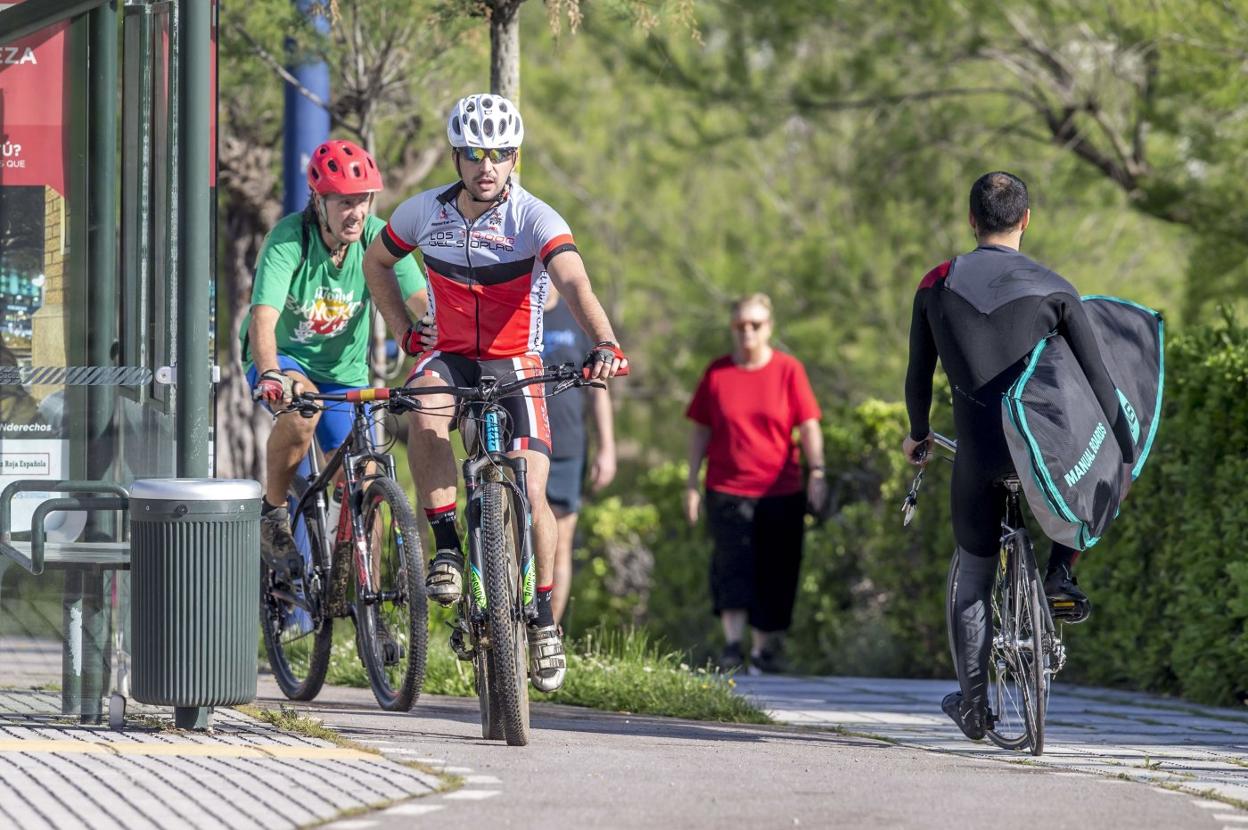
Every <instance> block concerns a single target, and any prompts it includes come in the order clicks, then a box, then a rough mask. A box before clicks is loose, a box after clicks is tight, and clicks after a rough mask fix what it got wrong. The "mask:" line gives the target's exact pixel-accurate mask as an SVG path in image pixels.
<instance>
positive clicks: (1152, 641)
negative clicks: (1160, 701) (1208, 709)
mask: <svg viewBox="0 0 1248 830" xmlns="http://www.w3.org/2000/svg"><path fill="white" fill-rule="evenodd" d="M1246 388H1248V331H1246V330H1245V329H1244V328H1242V327H1240V326H1239V325H1238V324H1236V323H1235V322H1234V321H1233V320H1230V319H1228V320H1226V321H1225V322H1224V323H1222V324H1220V325H1218V326H1211V327H1202V328H1199V329H1196V330H1194V331H1191V332H1189V333H1188V334H1186V335H1185V336H1183V337H1179V338H1175V339H1173V340H1172V341H1171V343H1170V344H1169V346H1168V348H1167V350H1166V401H1165V412H1164V415H1163V418H1162V422H1161V428H1160V430H1159V432H1158V436H1157V440H1156V445H1155V447H1154V449H1153V454H1152V455H1151V456H1150V457H1149V461H1148V465H1147V467H1146V468H1145V470H1144V473H1143V475H1142V476H1141V477H1140V479H1139V481H1137V482H1136V484H1135V486H1134V487H1133V488H1132V490H1131V493H1130V494H1129V495H1128V497H1127V501H1126V502H1125V504H1124V505H1123V510H1122V515H1121V517H1120V518H1119V520H1118V522H1117V524H1116V526H1115V527H1114V528H1113V529H1112V530H1111V531H1110V533H1109V535H1108V536H1107V537H1106V539H1105V541H1103V542H1102V543H1101V544H1099V545H1097V546H1096V547H1094V548H1092V549H1091V550H1090V551H1088V552H1087V553H1086V554H1084V556H1083V557H1082V558H1081V560H1080V563H1079V567H1078V573H1079V579H1080V585H1082V586H1085V587H1086V588H1087V589H1088V591H1089V593H1090V595H1091V597H1092V601H1093V607H1094V614H1093V617H1092V619H1091V620H1090V621H1089V624H1088V625H1085V626H1079V627H1077V628H1076V629H1075V630H1074V631H1072V632H1071V634H1072V636H1071V637H1070V655H1071V669H1072V671H1071V674H1072V675H1074V676H1077V677H1079V678H1080V679H1083V680H1087V681H1090V682H1095V683H1103V684H1108V685H1116V686H1126V687H1130V688H1138V689H1150V690H1155V691H1160V692H1166V693H1172V694H1176V695H1182V696H1183V697H1186V698H1189V699H1191V700H1196V701H1201V702H1205V703H1217V704H1232V703H1235V702H1237V701H1241V702H1242V701H1243V700H1244V697H1245V694H1246V693H1248V553H1246V552H1245V550H1246V548H1245V545H1246V541H1248V538H1246V537H1248V501H1246V499H1245V493H1246V492H1248V396H1246V395H1245V389H1246Z"/></svg>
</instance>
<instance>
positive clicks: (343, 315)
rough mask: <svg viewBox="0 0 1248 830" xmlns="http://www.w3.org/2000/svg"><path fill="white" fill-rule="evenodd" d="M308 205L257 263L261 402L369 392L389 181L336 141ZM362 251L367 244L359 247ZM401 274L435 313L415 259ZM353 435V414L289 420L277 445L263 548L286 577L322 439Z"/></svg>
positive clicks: (271, 451)
mask: <svg viewBox="0 0 1248 830" xmlns="http://www.w3.org/2000/svg"><path fill="white" fill-rule="evenodd" d="M308 187H309V189H310V194H309V198H308V206H307V207H306V208H305V209H304V210H303V211H302V212H301V213H292V214H291V215H289V216H287V217H285V218H283V219H282V220H281V221H280V222H278V223H277V225H276V226H275V227H274V228H273V230H272V231H271V232H270V233H269V236H268V238H267V239H266V240H265V242H264V248H263V249H262V250H261V251H260V258H259V260H258V261H257V263H256V278H255V282H254V284H253V286H252V292H251V312H250V313H249V314H248V315H247V319H246V320H244V321H243V330H242V331H243V334H242V340H243V362H244V365H245V366H246V368H247V379H248V381H249V382H250V383H251V385H252V396H253V397H254V398H255V399H256V400H262V401H264V402H265V403H266V404H267V405H269V406H273V405H274V404H279V403H289V402H290V400H291V398H292V397H293V395H295V394H296V393H298V392H300V391H309V392H317V391H319V392H327V393H336V392H341V391H343V390H344V389H356V388H360V387H365V386H368V385H369V382H370V375H369V367H368V345H369V339H370V335H371V322H372V301H371V299H370V297H369V293H368V285H367V284H366V282H365V280H364V271H363V268H362V262H363V253H364V248H365V247H367V246H368V244H369V243H371V242H372V241H373V237H375V236H376V235H377V234H378V233H379V232H380V231H382V230H383V229H384V228H385V226H386V223H385V222H383V221H382V220H381V219H378V218H377V217H375V216H372V215H370V213H369V211H370V210H371V208H372V203H373V195H374V194H375V193H377V192H378V191H380V190H381V188H382V184H381V173H380V172H379V171H378V170H377V164H376V162H374V161H373V157H372V156H371V155H370V154H369V153H368V152H367V151H365V150H364V149H363V148H361V147H359V146H358V145H356V144H353V143H351V142H350V141H327V142H325V143H324V144H321V145H320V146H319V147H317V148H316V149H315V150H314V151H313V152H312V158H311V159H310V160H309V161H308ZM357 243H362V244H357ZM400 265H401V266H403V270H402V271H399V269H398V268H396V269H395V271H396V273H397V274H398V277H399V284H400V287H401V289H402V293H403V297H404V299H405V302H406V304H407V307H408V310H409V313H410V314H411V315H412V317H413V318H414V319H419V318H420V317H421V316H422V315H423V314H424V313H425V310H426V308H427V306H428V295H427V294H426V292H425V280H424V277H423V276H422V275H421V273H420V269H419V267H418V266H417V264H416V263H415V262H414V261H413V260H410V259H409V260H407V261H406V262H403V263H400ZM350 433H351V412H350V409H349V408H346V407H343V408H337V409H331V410H327V411H325V412H323V413H321V414H320V415H318V416H317V417H315V418H281V419H279V420H278V421H277V423H276V424H274V426H273V431H272V432H271V433H270V434H269V440H268V445H267V456H268V458H267V464H266V472H267V482H266V486H265V495H264V502H263V505H262V508H261V510H262V514H261V522H260V550H261V554H262V555H263V557H264V559H265V562H266V564H268V565H269V567H271V568H273V570H274V571H275V572H276V573H277V574H278V575H279V576H281V577H284V578H288V579H289V578H294V577H297V576H298V575H299V574H300V573H301V571H302V568H303V558H302V556H301V555H300V554H299V552H298V550H297V549H296V547H295V543H294V539H293V538H292V537H291V532H290V518H289V516H288V514H287V512H286V493H287V490H288V489H289V487H290V482H291V479H292V478H293V477H294V475H295V471H296V470H297V469H298V467H299V462H300V461H301V460H302V459H303V458H304V456H305V455H306V453H307V451H308V446H309V445H310V444H311V441H312V436H313V435H314V434H315V435H316V437H317V440H318V441H319V442H320V445H321V448H322V450H324V451H325V452H330V451H332V450H334V449H336V448H337V447H338V446H339V445H340V444H342V442H343V441H345V440H346V438H347V436H348V435H350Z"/></svg>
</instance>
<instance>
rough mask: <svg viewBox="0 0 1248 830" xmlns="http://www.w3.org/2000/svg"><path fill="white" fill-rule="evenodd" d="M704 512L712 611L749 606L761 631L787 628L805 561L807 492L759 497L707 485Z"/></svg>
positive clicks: (755, 626) (791, 620)
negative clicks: (712, 546) (707, 528)
mask: <svg viewBox="0 0 1248 830" xmlns="http://www.w3.org/2000/svg"><path fill="white" fill-rule="evenodd" d="M706 516H707V523H708V524H709V525H710V529H711V536H712V537H713V538H714V540H715V551H714V553H713V554H712V555H711V599H712V602H713V605H714V607H713V611H714V613H715V614H719V613H720V612H721V611H725V610H729V609H744V610H747V611H749V614H750V625H751V626H752V627H754V628H756V629H758V630H759V631H786V630H788V628H789V626H790V625H791V624H792V622H793V602H794V600H795V599H796V597H797V576H798V572H799V570H800V569H801V565H802V538H803V535H804V533H805V528H806V525H805V517H806V494H805V493H801V492H798V493H793V494H792V495H787V496H765V497H763V498H759V499H751V498H746V497H744V496H734V495H730V494H728V493H719V492H716V491H714V490H708V491H707V493H706Z"/></svg>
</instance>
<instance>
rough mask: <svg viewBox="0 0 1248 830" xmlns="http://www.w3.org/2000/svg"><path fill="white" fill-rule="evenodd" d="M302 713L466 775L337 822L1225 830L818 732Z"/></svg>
mask: <svg viewBox="0 0 1248 830" xmlns="http://www.w3.org/2000/svg"><path fill="white" fill-rule="evenodd" d="M260 691H261V700H259V701H258V703H260V704H262V705H264V704H273V703H276V702H277V701H278V700H279V699H281V700H283V701H284V698H280V695H279V693H278V692H277V690H276V687H275V686H273V684H272V682H271V681H269V680H268V678H263V677H262V678H261V687H260ZM297 708H298V709H300V710H301V711H305V712H307V713H308V714H311V715H313V716H314V717H319V718H322V719H323V720H324V721H325V723H326V724H327V725H329V726H331V727H333V728H335V729H336V730H338V731H340V732H341V733H343V734H344V735H346V736H347V737H349V738H352V739H354V740H357V741H361V742H367V743H371V744H372V745H374V746H377V747H378V748H379V749H381V750H383V751H384V752H385V753H386V754H387V755H390V756H391V757H394V758H407V759H423V760H424V761H425V762H426V763H431V764H433V765H435V766H440V767H442V768H444V769H445V770H446V771H447V772H450V773H454V774H457V775H460V776H461V777H462V778H463V780H464V786H463V787H462V788H461V789H459V790H458V791H456V792H453V793H449V794H446V795H439V796H431V797H426V798H422V799H417V800H415V801H412V802H409V803H406V804H402V805H398V806H396V807H393V808H391V809H390V810H383V811H380V812H375V813H370V814H367V815H362V816H354V817H352V818H350V819H345V820H342V821H339V822H337V823H335V824H333V825H330V826H331V827H338V828H343V830H347V828H360V829H361V830H362V829H363V828H372V827H376V828H388V827H394V828H398V827H404V828H408V827H412V826H420V825H422V824H425V825H428V826H437V827H438V828H448V830H449V829H450V828H472V830H480V828H482V827H523V828H526V830H530V829H533V828H551V829H552V830H554V829H555V828H572V827H575V828H589V827H610V828H616V827H619V828H628V827H646V828H656V827H660V828H667V827H671V828H722V827H734V828H754V827H767V828H769V827H777V828H778V827H795V826H804V827H834V826H836V827H840V826H845V827H853V828H855V829H856V830H858V829H859V828H876V827H881V828H882V827H888V828H903V827H923V828H929V827H952V828H959V830H963V829H964V828H965V830H971V829H972V828H993V830H1002V829H1003V828H1010V827H1026V826H1036V827H1044V826H1054V825H1057V826H1077V827H1094V828H1098V830H1100V829H1101V828H1106V829H1107V828H1124V830H1125V828H1130V829H1131V830H1136V829H1137V828H1151V827H1159V828H1160V827H1164V828H1195V830H1219V828H1222V827H1224V826H1225V823H1224V822H1223V821H1220V820H1218V819H1219V817H1218V816H1217V815H1216V814H1217V813H1218V812H1219V811H1217V810H1212V809H1208V807H1209V805H1205V808H1203V809H1202V807H1201V802H1199V801H1197V800H1194V799H1193V798H1192V797H1190V796H1185V795H1179V794H1176V793H1172V792H1169V791H1166V790H1162V789H1158V788H1155V787H1151V786H1148V785H1144V784H1139V783H1130V782H1125V781H1120V780H1117V779H1114V778H1107V777H1102V776H1095V775H1085V774H1079V773H1071V772H1062V771H1053V770H1048V769H1042V768H1037V767H1034V766H1030V765H1028V764H1027V763H1025V756H1009V757H1012V758H1013V760H1014V761H1017V762H1021V763H1011V762H1007V761H1005V760H998V759H985V758H974V757H966V756H960V755H956V754H946V753H940V752H931V751H925V750H921V749H915V748H907V747H902V746H897V745H894V744H890V743H886V742H883V741H879V740H874V739H869V738H859V737H852V736H846V735H840V734H836V733H833V732H828V731H820V730H814V729H802V728H797V727H758V726H730V725H723V724H706V723H699V722H694V721H682V720H675V719H670V718H651V717H637V716H632V715H623V714H613V713H602V712H595V711H591V710H584V709H578V708H575V707H567V706H553V705H547V704H541V705H538V704H535V705H534V706H533V710H532V723H533V729H534V732H533V740H532V743H531V744H530V745H529V746H528V747H508V746H506V745H505V744H503V743H501V742H490V741H485V740H482V739H481V732H480V724H479V718H478V712H477V704H476V701H475V700H467V699H456V698H445V697H425V698H422V699H421V700H420V701H419V702H418V703H417V705H416V707H415V709H414V710H413V711H412V712H411V713H406V714H394V713H387V712H382V711H380V710H378V709H377V706H376V704H375V703H374V701H373V698H372V695H371V693H370V692H369V691H368V690H367V689H343V688H329V687H327V688H326V689H325V690H324V691H323V692H322V693H321V695H320V697H319V698H318V699H317V700H316V701H315V702H313V703H310V704H298V706H297ZM1005 757H1007V756H1006V755H1005V754H1004V753H1003V755H1002V758H1003V759H1004V758H1005ZM1220 812H1227V811H1226V810H1222V811H1220ZM1238 826H1243V827H1248V824H1241V825H1238Z"/></svg>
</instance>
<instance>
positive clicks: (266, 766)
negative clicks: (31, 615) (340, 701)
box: [0, 690, 440, 830]
mask: <svg viewBox="0 0 1248 830" xmlns="http://www.w3.org/2000/svg"><path fill="white" fill-rule="evenodd" d="M132 706H133V704H132ZM59 707H60V695H59V694H57V693H55V692H46V691H19V690H0V826H8V827H21V828H23V829H24V830H25V829H26V828H44V827H46V828H57V830H60V829H61V828H77V827H90V828H137V827H158V828H166V827H196V828H220V827H230V828H245V827H246V828H250V827H255V828H284V827H298V826H301V825H306V824H310V823H316V822H320V821H324V820H326V819H331V818H333V817H335V816H338V815H340V814H341V813H342V812H343V811H346V810H357V809H363V808H370V807H371V808H375V807H380V806H384V805H386V804H388V803H391V802H394V801H398V800H402V799H407V798H411V797H413V796H419V795H425V794H428V793H430V792H433V791H434V790H436V789H437V788H438V786H439V783H440V782H439V780H438V779H437V778H436V777H434V776H432V775H428V774H426V773H424V772H421V771H419V770H416V769H413V768H412V767H409V766H406V765H404V764H399V763H395V762H394V761H390V760H387V759H385V758H382V757H380V756H378V755H374V754H371V753H367V752H361V751H359V750H356V749H350V748H344V747H340V746H336V745H334V744H332V743H330V742H328V741H324V740H320V739H316V738H308V737H304V736H301V735H295V734H291V733H287V732H283V731H281V730H279V729H277V728H276V727H274V726H271V725H270V724H268V723H266V722H263V721H258V720H255V719H253V718H250V717H247V716H246V715H243V714H241V713H240V712H237V711H235V710H232V709H218V710H217V711H216V712H215V714H214V715H213V728H212V730H211V731H210V732H208V733H199V732H186V731H174V730H171V729H169V728H168V727H169V725H170V723H171V721H172V711H171V710H160V709H146V710H144V711H143V712H142V713H137V714H135V715H133V716H128V718H127V722H128V728H126V729H124V730H122V731H113V730H110V729H108V728H107V727H97V726H83V725H80V724H78V723H77V722H76V720H75V719H72V718H66V717H64V716H62V715H61V714H60V708H59ZM162 721H163V722H162Z"/></svg>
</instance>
